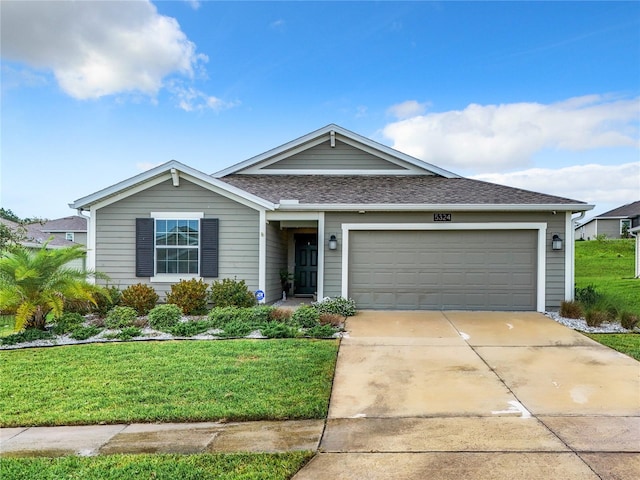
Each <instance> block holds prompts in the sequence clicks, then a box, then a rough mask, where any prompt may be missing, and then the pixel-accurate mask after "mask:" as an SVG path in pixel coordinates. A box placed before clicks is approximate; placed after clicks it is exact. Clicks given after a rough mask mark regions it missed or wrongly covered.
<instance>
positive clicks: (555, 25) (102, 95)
mask: <svg viewBox="0 0 640 480" xmlns="http://www.w3.org/2000/svg"><path fill="white" fill-rule="evenodd" d="M0 9H1V10H0V13H1V22H2V24H1V25H0V27H1V36H2V37H1V40H2V43H1V50H0V53H1V55H0V57H1V69H2V70H1V75H2V86H1V100H2V104H1V121H2V123H1V126H0V133H1V136H2V137H1V139H0V140H1V147H0V148H1V150H0V154H1V170H0V174H1V176H2V178H1V190H0V203H1V205H2V206H3V207H4V208H9V209H11V210H13V211H14V212H15V213H16V214H17V215H19V216H22V217H26V216H38V217H46V218H57V217H61V216H67V215H72V214H74V213H75V211H73V210H71V209H69V208H68V206H67V204H68V203H70V202H73V201H74V200H76V199H78V198H81V197H83V196H85V195H88V194H91V193H93V192H95V191H97V190H99V189H102V188H104V187H107V186H110V185H112V184H114V183H117V182H119V181H121V180H124V179H126V178H128V177H130V176H133V175H136V174H138V173H140V172H141V171H143V170H145V169H148V168H150V167H152V166H155V165H158V164H160V163H164V162H166V161H168V160H171V159H175V160H178V161H180V162H182V163H185V164H187V165H189V166H191V167H193V168H196V169H198V170H201V171H203V172H205V173H213V172H216V171H218V170H221V169H223V168H225V167H228V166H230V165H232V164H234V163H237V162H240V161H242V160H245V159H247V158H249V157H252V156H254V155H257V154H260V153H262V152H264V151H266V150H269V149H271V148H274V147H277V146H279V145H281V144H283V143H285V142H287V141H289V140H292V139H294V138H297V137H299V136H301V135H304V134H306V133H308V132H310V131H313V130H315V129H317V128H320V127H322V126H324V125H327V124H329V123H337V124H339V125H340V126H342V127H344V128H347V129H349V130H352V131H354V132H356V133H359V134H361V135H364V136H367V137H369V138H372V139H374V140H376V141H378V142H381V143H384V144H386V145H389V146H392V147H394V148H396V149H398V150H401V151H403V152H405V153H408V154H411V155H414V156H416V157H418V158H421V159H424V160H426V161H428V162H430V163H434V164H436V165H438V166H440V167H442V168H445V169H447V170H451V171H454V172H456V173H460V174H462V175H465V176H470V177H473V178H479V179H483V180H487V181H493V182H497V183H503V184H507V185H512V186H517V187H522V188H527V189H531V190H536V191H541V192H546V193H551V194H556V195H562V196H566V197H569V198H574V199H577V200H582V201H587V202H589V203H593V204H596V205H597V206H596V209H595V210H594V213H600V212H603V211H606V210H608V209H611V208H614V207H616V206H618V205H621V204H624V203H628V202H631V201H634V200H637V199H638V198H640V155H639V152H640V151H639V142H640V133H639V132H640V3H639V2H566V3H564V2H496V3H490V2H208V1H200V2H197V1H159V2H148V1H146V0H139V1H134V0H130V1H125V2H101V1H83V2H71V1H45V2H35V1H28V2H25V1H6V0H2V3H1V4H0Z"/></svg>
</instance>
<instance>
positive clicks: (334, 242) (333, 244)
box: [329, 235, 338, 250]
mask: <svg viewBox="0 0 640 480" xmlns="http://www.w3.org/2000/svg"><path fill="white" fill-rule="evenodd" d="M336 248H338V239H337V238H336V236H335V235H331V237H329V250H335V249H336Z"/></svg>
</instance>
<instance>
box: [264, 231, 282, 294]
mask: <svg viewBox="0 0 640 480" xmlns="http://www.w3.org/2000/svg"><path fill="white" fill-rule="evenodd" d="M282 269H284V270H286V269H287V231H286V230H281V229H280V222H269V224H267V281H266V291H265V301H266V303H273V302H275V301H278V300H280V299H281V298H282V288H281V287H282V284H281V282H280V270H282Z"/></svg>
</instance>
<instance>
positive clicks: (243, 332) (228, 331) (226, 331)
mask: <svg viewBox="0 0 640 480" xmlns="http://www.w3.org/2000/svg"><path fill="white" fill-rule="evenodd" d="M222 329H223V332H222V333H220V334H219V336H221V337H239V338H241V337H246V336H247V335H249V334H250V333H251V332H252V331H254V330H256V329H255V328H254V326H253V325H251V324H250V323H247V322H243V321H240V320H232V321H230V322H228V323H227V324H226V325H225V326H224V327H223V328H222Z"/></svg>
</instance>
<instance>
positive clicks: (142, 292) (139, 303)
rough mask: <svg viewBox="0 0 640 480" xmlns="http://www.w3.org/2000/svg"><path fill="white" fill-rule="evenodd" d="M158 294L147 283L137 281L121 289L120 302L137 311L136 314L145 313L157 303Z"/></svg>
mask: <svg viewBox="0 0 640 480" xmlns="http://www.w3.org/2000/svg"><path fill="white" fill-rule="evenodd" d="M158 298H159V297H158V294H157V293H156V291H155V290H154V289H153V287H150V286H149V285H145V284H143V283H137V284H135V285H129V286H128V287H127V288H125V289H124V290H123V291H122V298H121V299H120V304H121V305H123V306H125V307H131V308H133V309H135V311H136V312H138V315H146V314H147V313H149V311H150V310H151V309H152V308H153V307H155V306H156V303H158Z"/></svg>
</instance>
